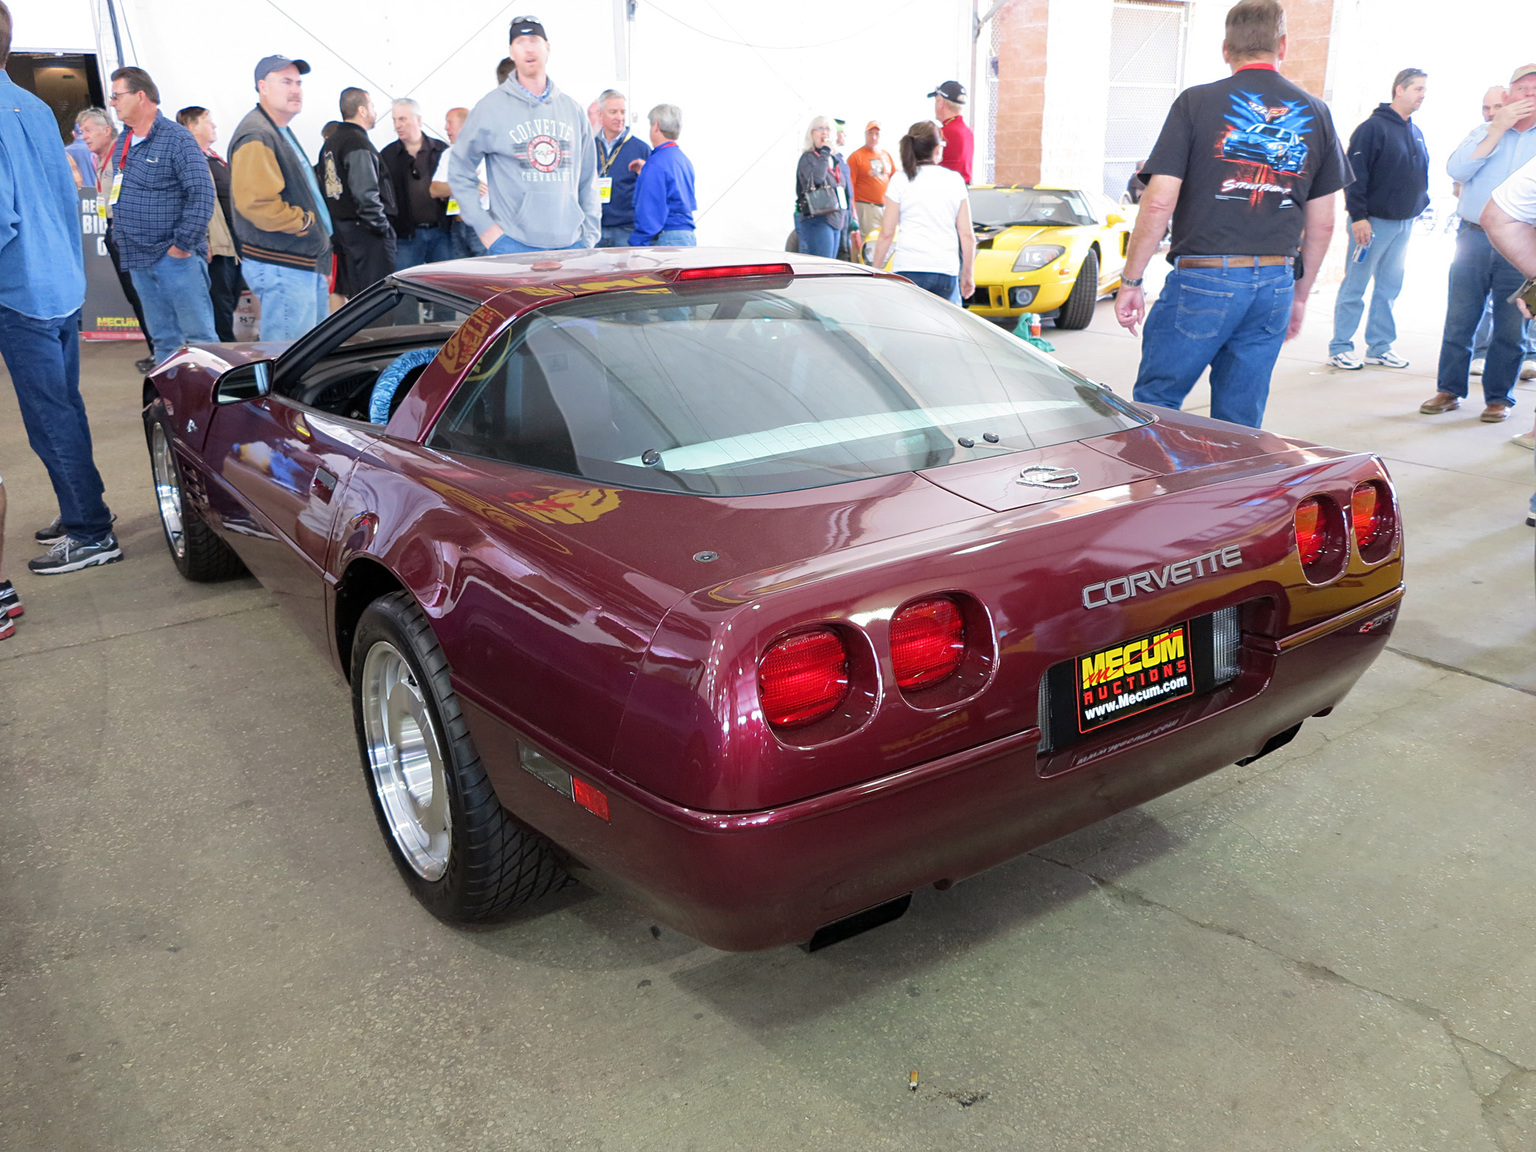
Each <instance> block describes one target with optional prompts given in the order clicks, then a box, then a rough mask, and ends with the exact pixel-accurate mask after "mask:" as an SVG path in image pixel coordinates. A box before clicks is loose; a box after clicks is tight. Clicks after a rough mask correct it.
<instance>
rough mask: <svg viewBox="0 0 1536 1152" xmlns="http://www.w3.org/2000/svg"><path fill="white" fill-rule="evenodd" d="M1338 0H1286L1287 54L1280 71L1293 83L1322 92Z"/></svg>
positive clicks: (1325, 84) (1319, 94)
mask: <svg viewBox="0 0 1536 1152" xmlns="http://www.w3.org/2000/svg"><path fill="white" fill-rule="evenodd" d="M1334 2H1335V0H1283V3H1284V4H1285V23H1286V54H1285V63H1283V64H1282V65H1281V66H1280V71H1281V72H1282V73H1283V74H1284V75H1285V77H1286V79H1288V80H1290V81H1291V82H1292V83H1293V84H1296V85H1298V86H1299V87H1301V88H1304V89H1306V90H1307V91H1308V92H1310V93H1312V95H1314V96H1319V97H1320V96H1322V95H1323V90H1324V89H1325V88H1326V87H1327V82H1328V39H1329V35H1330V34H1331V33H1332V31H1333V6H1334Z"/></svg>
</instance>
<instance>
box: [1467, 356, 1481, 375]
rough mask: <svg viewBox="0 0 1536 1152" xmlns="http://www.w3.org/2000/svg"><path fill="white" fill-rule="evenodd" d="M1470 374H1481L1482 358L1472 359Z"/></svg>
mask: <svg viewBox="0 0 1536 1152" xmlns="http://www.w3.org/2000/svg"><path fill="white" fill-rule="evenodd" d="M1470 374H1471V375H1473V376H1481V375H1482V374H1483V362H1482V360H1474V361H1472V371H1471V373H1470Z"/></svg>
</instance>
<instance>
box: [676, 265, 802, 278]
mask: <svg viewBox="0 0 1536 1152" xmlns="http://www.w3.org/2000/svg"><path fill="white" fill-rule="evenodd" d="M794 274H795V270H794V269H793V268H791V267H790V266H789V265H788V264H730V265H726V266H724V267H721V268H684V269H683V270H682V271H681V272H679V273H678V274H677V278H678V279H679V280H728V279H730V278H731V277H733V276H793V275H794Z"/></svg>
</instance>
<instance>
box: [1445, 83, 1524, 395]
mask: <svg viewBox="0 0 1536 1152" xmlns="http://www.w3.org/2000/svg"><path fill="white" fill-rule="evenodd" d="M1533 157H1536V64H1525V65H1522V66H1521V67H1519V68H1517V69H1515V74H1514V76H1513V77H1511V79H1510V82H1509V97H1508V99H1507V100H1506V101H1505V102H1504V106H1503V107H1502V108H1500V109H1499V110H1498V111H1497V112H1495V113H1494V114H1493V118H1492V119H1491V120H1489V121H1488V122H1487V123H1486V124H1479V125H1478V126H1477V127H1476V128H1474V129H1473V130H1472V131H1471V133H1469V134H1468V136H1467V138H1466V139H1465V140H1463V141H1462V142H1461V143H1460V144H1459V145H1458V146H1457V148H1456V150H1455V151H1454V152H1452V153H1451V158H1450V159H1449V160H1448V161H1446V165H1445V170H1446V172H1447V173H1448V174H1449V175H1450V177H1451V179H1452V180H1455V181H1457V182H1458V183H1460V185H1461V199H1459V200H1458V201H1457V202H1456V214H1457V215H1458V216H1460V217H1461V228H1460V230H1459V231H1458V232H1457V233H1456V257H1455V259H1454V260H1453V261H1452V262H1451V270H1450V276H1449V283H1448V286H1447V292H1446V301H1445V330H1444V332H1443V333H1442V334H1441V337H1440V367H1439V372H1438V378H1437V381H1436V384H1435V387H1436V388H1437V389H1438V391H1436V392H1435V394H1434V395H1433V396H1431V397H1430V398H1429V399H1428V400H1426V401H1424V403H1422V404H1420V405H1419V411H1420V412H1421V413H1423V414H1424V415H1425V416H1438V415H1440V414H1442V413H1445V412H1450V411H1453V410H1454V409H1456V408H1460V407H1461V402H1462V400H1463V399H1465V398H1466V396H1467V377H1468V374H1469V373H1470V371H1471V369H1472V343H1473V338H1474V336H1475V335H1476V332H1477V322H1478V320H1479V319H1481V317H1482V314H1483V304H1484V301H1486V300H1487V299H1488V298H1489V297H1490V296H1492V298H1493V339H1492V341H1491V342H1490V344H1489V346H1488V357H1487V360H1486V362H1485V364H1484V366H1483V404H1484V407H1483V413H1482V415H1481V416H1480V417H1479V419H1480V420H1482V421H1483V423H1485V424H1498V423H1500V422H1502V421H1504V420H1506V419H1508V417H1509V412H1510V409H1512V408H1513V407H1514V406H1515V397H1514V388H1515V379H1516V378H1517V377H1518V376H1519V374H1520V360H1521V357H1522V356H1523V355H1524V329H1523V327H1522V317H1521V315H1520V311H1519V309H1517V308H1516V307H1515V306H1514V305H1513V304H1511V303H1509V300H1508V297H1509V295H1510V293H1512V292H1513V291H1514V290H1515V289H1516V288H1518V287H1519V286H1520V281H1521V277H1520V273H1519V272H1517V271H1516V270H1515V267H1514V265H1513V264H1511V263H1510V262H1509V261H1508V260H1506V259H1504V257H1503V256H1501V255H1499V253H1498V252H1496V251H1494V248H1493V246H1492V245H1491V244H1490V243H1489V242H1488V235H1487V233H1485V232H1484V231H1483V227H1482V225H1481V224H1479V223H1478V217H1480V216H1481V215H1482V212H1483V209H1484V207H1486V206H1487V204H1488V198H1489V197H1490V196H1491V195H1492V194H1493V190H1494V189H1495V188H1497V187H1498V186H1499V185H1500V184H1502V183H1504V181H1505V180H1507V179H1508V178H1509V177H1510V176H1511V175H1512V174H1513V173H1514V172H1515V171H1516V170H1517V169H1519V168H1520V167H1521V166H1522V165H1524V164H1525V163H1526V162H1527V161H1529V160H1531V159H1532V158H1533Z"/></svg>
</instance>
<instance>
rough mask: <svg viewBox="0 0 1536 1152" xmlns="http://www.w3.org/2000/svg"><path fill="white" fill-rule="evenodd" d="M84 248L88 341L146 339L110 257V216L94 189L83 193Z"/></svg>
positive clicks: (83, 320)
mask: <svg viewBox="0 0 1536 1152" xmlns="http://www.w3.org/2000/svg"><path fill="white" fill-rule="evenodd" d="M80 247H81V250H82V251H83V252H84V254H85V308H84V309H83V310H82V311H81V313H80V337H81V339H84V340H142V339H143V338H144V337H143V334H142V333H141V332H140V331H139V322H138V320H137V319H135V318H134V315H133V309H132V308H130V307H128V299H127V297H125V296H124V295H123V288H122V285H121V284H119V283H118V282H117V269H115V268H113V267H112V257H111V256H109V255H108V254H107V216H106V211H105V207H104V205H103V202H102V200H101V197H99V196H97V194H96V192H95V191H94V190H93V189H89V188H82V189H81V190H80Z"/></svg>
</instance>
